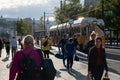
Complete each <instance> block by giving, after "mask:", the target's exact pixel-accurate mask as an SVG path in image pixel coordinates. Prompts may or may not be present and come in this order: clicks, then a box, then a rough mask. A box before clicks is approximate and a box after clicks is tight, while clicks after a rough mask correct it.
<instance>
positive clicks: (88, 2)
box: [84, 0, 100, 7]
mask: <svg viewBox="0 0 120 80" xmlns="http://www.w3.org/2000/svg"><path fill="white" fill-rule="evenodd" d="M99 1H100V0H84V7H89V6H94V7H95V6H96V5H97V4H98V3H99Z"/></svg>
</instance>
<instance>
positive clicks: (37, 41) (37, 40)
mask: <svg viewBox="0 0 120 80" xmlns="http://www.w3.org/2000/svg"><path fill="white" fill-rule="evenodd" d="M36 43H37V46H39V37H37V39H36Z"/></svg>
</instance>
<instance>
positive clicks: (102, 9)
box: [102, 0, 104, 20]
mask: <svg viewBox="0 0 120 80" xmlns="http://www.w3.org/2000/svg"><path fill="white" fill-rule="evenodd" d="M102 19H103V20H104V0H102Z"/></svg>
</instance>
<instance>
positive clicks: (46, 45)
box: [42, 35, 51, 58]
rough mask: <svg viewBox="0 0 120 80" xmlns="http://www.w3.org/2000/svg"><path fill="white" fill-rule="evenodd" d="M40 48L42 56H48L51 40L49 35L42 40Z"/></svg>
mask: <svg viewBox="0 0 120 80" xmlns="http://www.w3.org/2000/svg"><path fill="white" fill-rule="evenodd" d="M42 46H43V47H42V50H43V52H44V58H49V54H50V48H51V40H50V39H49V36H48V35H46V36H45V38H44V39H43V40H42Z"/></svg>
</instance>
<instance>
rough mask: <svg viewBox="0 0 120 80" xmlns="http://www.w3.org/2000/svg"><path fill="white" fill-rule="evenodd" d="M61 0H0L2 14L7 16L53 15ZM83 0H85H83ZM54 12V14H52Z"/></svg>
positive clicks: (0, 13) (34, 16)
mask: <svg viewBox="0 0 120 80" xmlns="http://www.w3.org/2000/svg"><path fill="white" fill-rule="evenodd" d="M60 1H61V0H0V16H1V15H2V16H3V17H6V18H35V19H40V17H41V16H44V12H45V13H46V17H51V16H53V15H54V14H53V13H54V11H55V9H54V8H55V7H60ZM62 1H63V0H62ZM81 1H83V0H81ZM50 13H52V14H50Z"/></svg>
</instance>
